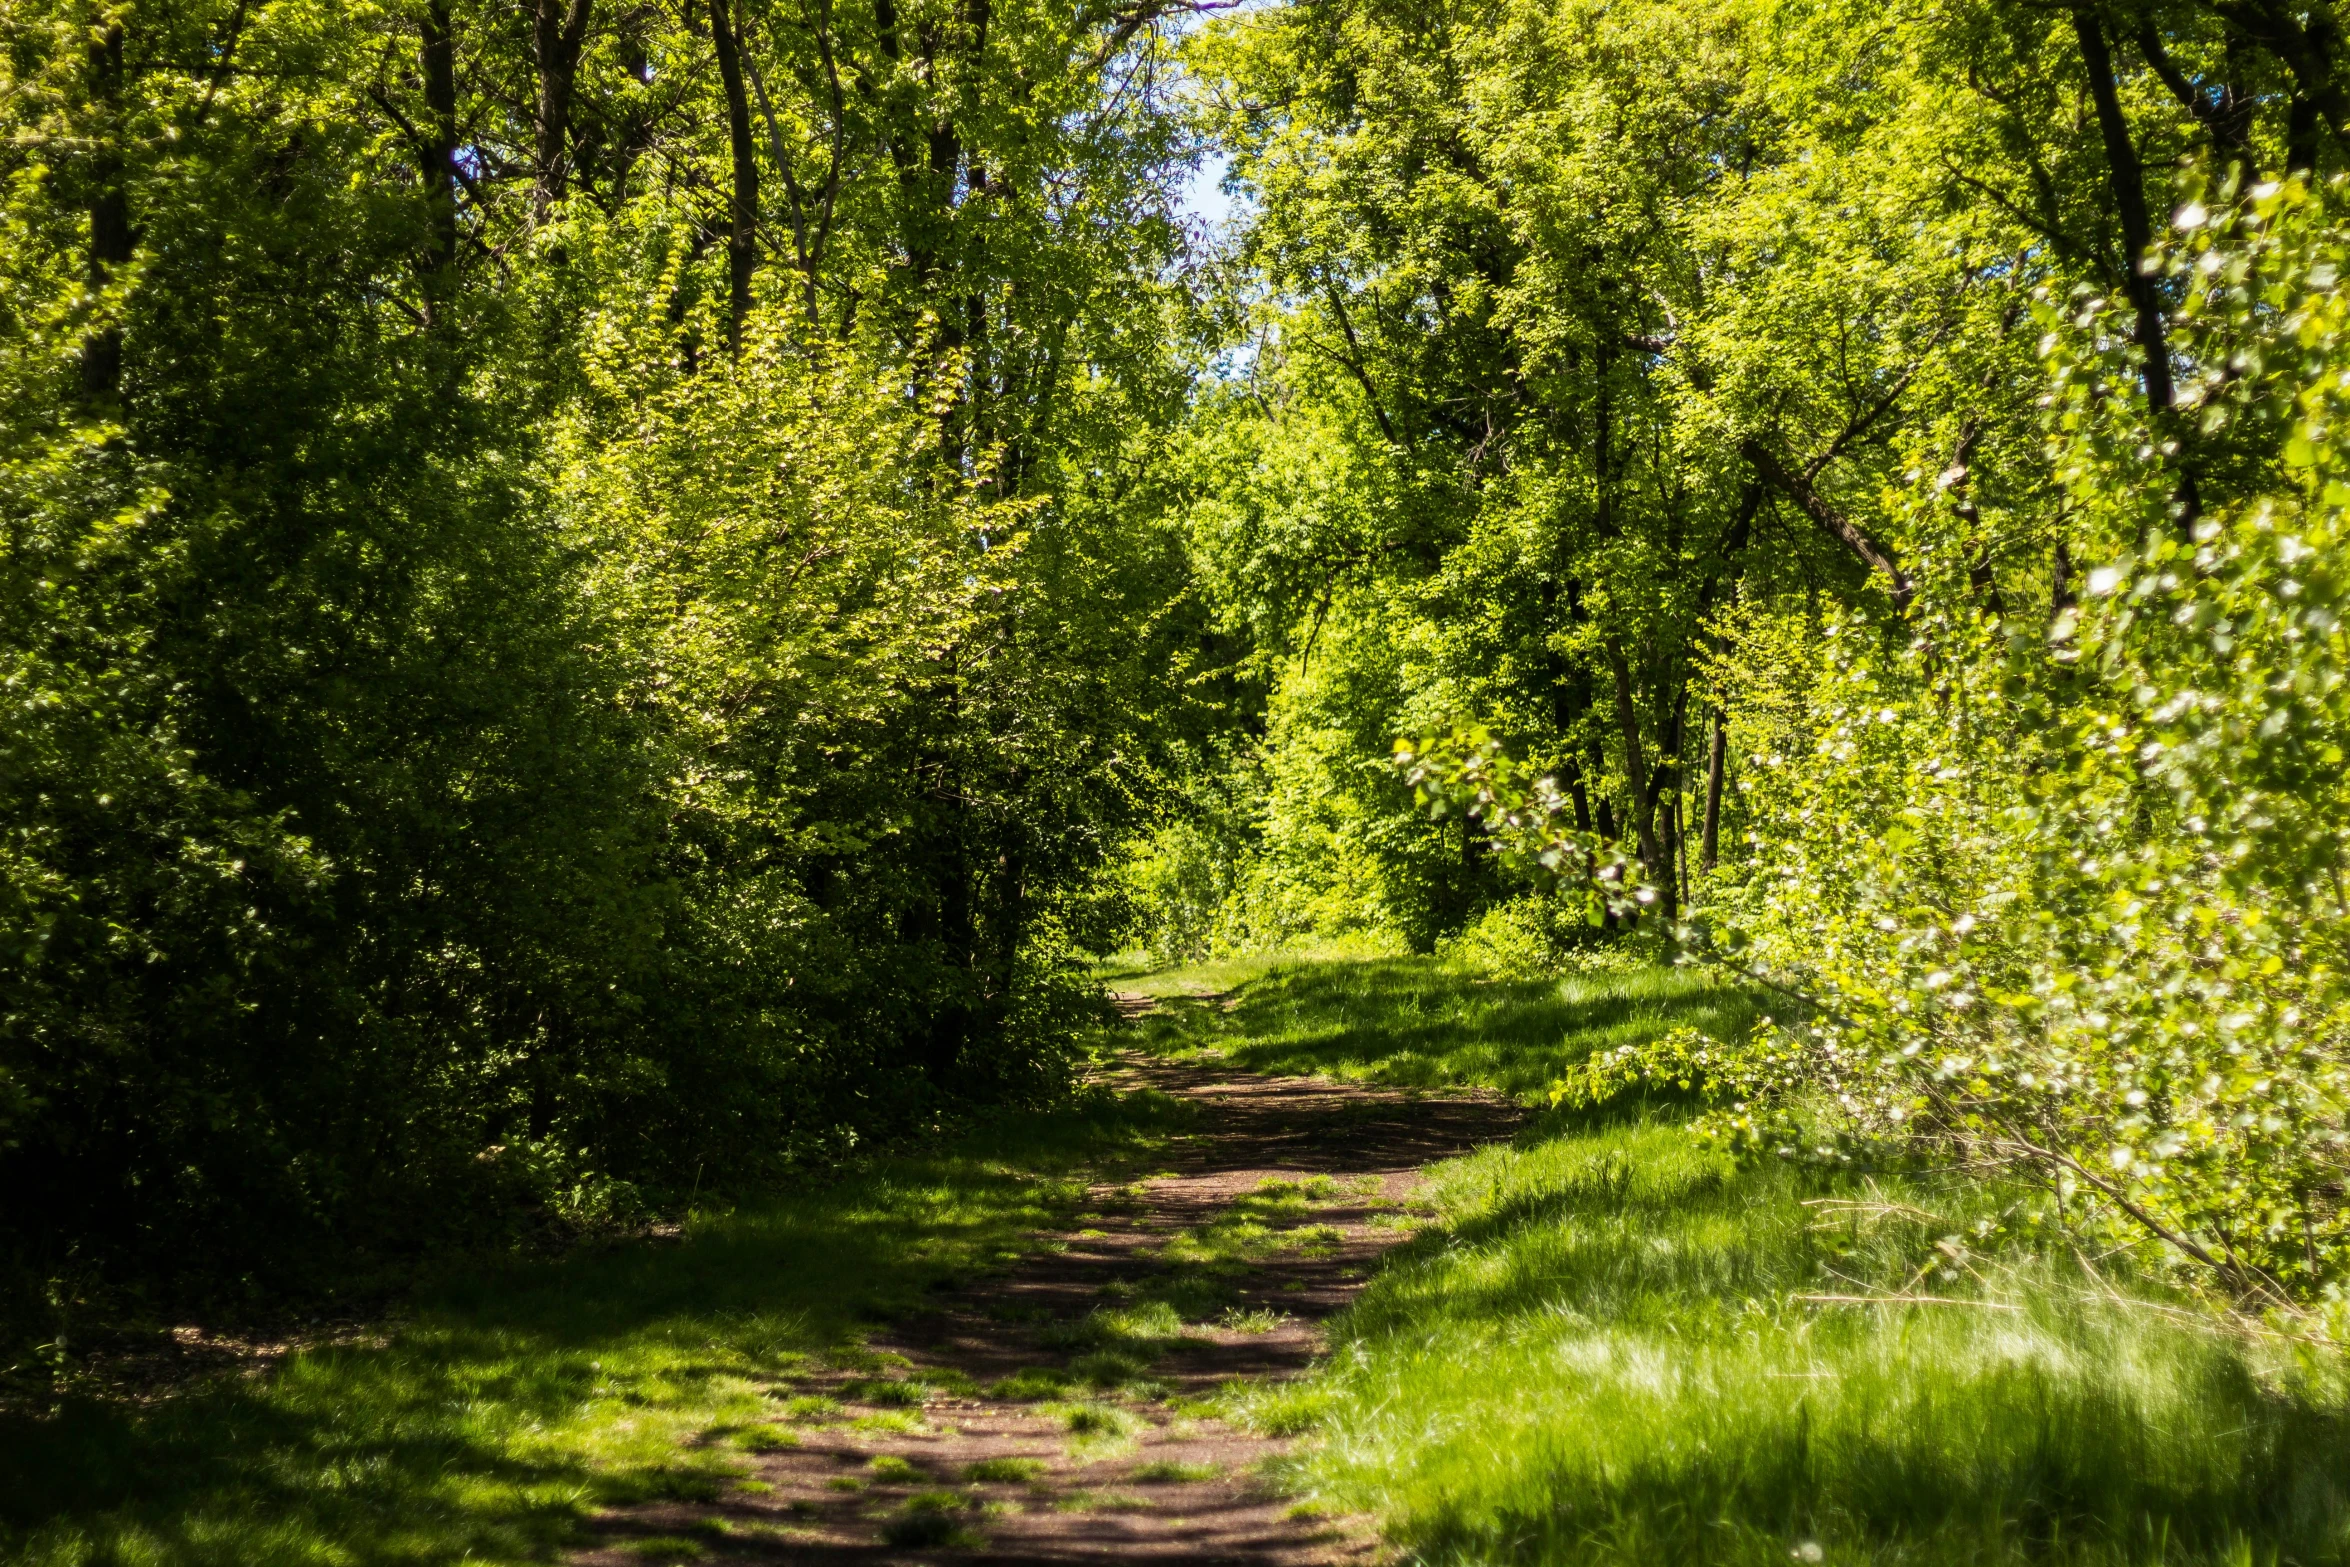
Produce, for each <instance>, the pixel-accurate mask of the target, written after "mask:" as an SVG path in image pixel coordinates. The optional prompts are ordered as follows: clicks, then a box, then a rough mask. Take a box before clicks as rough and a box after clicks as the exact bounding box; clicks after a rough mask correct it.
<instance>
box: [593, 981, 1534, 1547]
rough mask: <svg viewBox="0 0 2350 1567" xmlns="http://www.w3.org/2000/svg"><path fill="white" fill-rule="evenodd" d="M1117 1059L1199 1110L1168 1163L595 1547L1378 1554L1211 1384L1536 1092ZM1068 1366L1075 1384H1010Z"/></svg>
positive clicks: (1393, 1229)
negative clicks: (715, 1472)
mask: <svg viewBox="0 0 2350 1567" xmlns="http://www.w3.org/2000/svg"><path fill="white" fill-rule="evenodd" d="M1119 999H1120V1000H1121V1002H1122V1003H1125V1008H1124V1009H1125V1010H1127V1011H1129V1012H1130V1013H1133V1012H1137V1011H1140V1010H1142V1008H1141V1007H1140V1006H1139V1005H1137V1003H1139V1002H1140V1001H1141V1000H1142V998H1127V997H1121V998H1119ZM1105 1076H1106V1080H1107V1081H1108V1082H1109V1083H1110V1084H1111V1085H1112V1086H1114V1087H1118V1088H1121V1089H1136V1088H1152V1089H1157V1090H1158V1091H1160V1092H1162V1093H1165V1094H1168V1095H1170V1096H1173V1097H1175V1098H1177V1099H1179V1100H1183V1101H1187V1102H1189V1103H1191V1104H1193V1105H1195V1106H1197V1107H1198V1115H1197V1122H1196V1125H1195V1128H1194V1131H1193V1133H1192V1134H1191V1135H1190V1136H1188V1137H1186V1138H1183V1139H1181V1140H1180V1141H1179V1142H1178V1143H1177V1145H1176V1146H1175V1147H1174V1148H1173V1149H1171V1150H1169V1151H1168V1153H1167V1154H1166V1155H1165V1156H1164V1160H1163V1162H1162V1163H1161V1164H1160V1166H1159V1170H1158V1173H1157V1174H1155V1175H1153V1176H1151V1177H1150V1178H1148V1179H1146V1180H1142V1181H1137V1182H1130V1183H1126V1184H1123V1185H1121V1184H1117V1183H1110V1182H1100V1183H1096V1184H1093V1185H1091V1186H1090V1187H1089V1188H1088V1193H1087V1212H1086V1216H1085V1217H1086V1221H1087V1222H1086V1224H1085V1227H1084V1228H1083V1229H1081V1230H1078V1231H1076V1232H1074V1233H1069V1234H1065V1235H1060V1236H1054V1237H1049V1238H1046V1239H1045V1241H1044V1245H1043V1248H1042V1249H1040V1250H1038V1251H1036V1252H1033V1253H1031V1254H1030V1255H1028V1256H1026V1257H1024V1258H1023V1259H1022V1260H1021V1261H1019V1262H1017V1263H1014V1264H1012V1265H1011V1266H1010V1267H1008V1268H1007V1269H1005V1270H1004V1271H1003V1272H1001V1273H997V1274H993V1275H990V1276H987V1277H984V1278H980V1279H975V1280H973V1281H971V1282H970V1283H969V1284H967V1285H966V1286H964V1287H963V1288H962V1289H960V1290H957V1291H955V1292H953V1293H950V1294H946V1295H943V1296H942V1297H941V1298H940V1300H939V1303H938V1305H937V1307H936V1309H935V1310H933V1311H930V1312H927V1313H925V1314H923V1315H921V1316H918V1317H915V1318H911V1319H907V1320H901V1321H899V1322H896V1323H894V1324H892V1325H891V1326H890V1327H889V1328H887V1329H886V1330H882V1331H878V1332H876V1333H875V1334H874V1335H873V1337H872V1339H871V1340H870V1342H869V1346H868V1347H869V1349H870V1351H871V1352H872V1354H871V1357H870V1358H869V1359H868V1361H867V1362H866V1364H865V1365H864V1366H863V1367H861V1368H858V1367H839V1366H836V1367H835V1368H834V1369H832V1370H829V1371H820V1372H817V1373H814V1374H811V1375H808V1376H805V1377H802V1378H800V1379H799V1381H800V1388H799V1391H800V1392H801V1393H803V1395H805V1396H804V1397H803V1398H802V1399H801V1400H800V1401H799V1407H800V1409H801V1410H802V1412H803V1415H802V1419H801V1420H800V1422H799V1423H798V1424H797V1426H796V1427H786V1428H782V1429H779V1431H778V1435H777V1440H778V1442H779V1443H781V1442H784V1441H790V1442H793V1443H796V1445H792V1446H779V1447H778V1449H777V1450H776V1451H773V1452H769V1453H765V1454H760V1455H757V1456H756V1457H754V1458H752V1459H751V1463H752V1465H753V1473H752V1474H751V1475H750V1476H747V1477H746V1478H748V1479H749V1480H750V1481H751V1484H750V1485H749V1486H748V1487H744V1486H741V1485H737V1486H735V1487H732V1488H730V1489H729V1490H728V1491H727V1492H726V1493H725V1495H724V1496H723V1497H722V1498H720V1499H719V1500H717V1501H715V1502H712V1503H707V1504H699V1505H696V1504H677V1503H671V1504H664V1505H657V1506H650V1507H639V1508H630V1509H626V1510H625V1511H622V1512H618V1513H614V1514H611V1515H608V1516H607V1517H606V1518H605V1519H603V1520H602V1521H601V1527H600V1529H599V1534H600V1536H601V1538H600V1541H599V1544H598V1546H597V1547H596V1548H595V1549H593V1550H591V1551H588V1552H586V1553H583V1554H581V1555H579V1556H577V1557H575V1558H574V1561H575V1562H576V1563H577V1564H578V1567H645V1564H646V1563H648V1562H653V1561H660V1560H663V1559H664V1558H663V1556H662V1554H661V1552H660V1548H659V1544H658V1542H659V1541H661V1540H664V1539H672V1540H679V1541H684V1542H691V1544H692V1546H693V1551H691V1552H689V1551H688V1550H687V1549H686V1547H685V1546H684V1545H681V1546H680V1547H679V1554H678V1555H677V1556H676V1557H674V1558H670V1559H674V1560H687V1559H693V1560H704V1561H744V1562H752V1561H758V1562H779V1563H805V1564H811V1567H814V1564H825V1567H833V1564H840V1567H846V1564H850V1563H858V1564H865V1563H871V1564H876V1567H878V1564H881V1563H889V1562H903V1563H907V1564H913V1563H918V1562H938V1563H958V1564H972V1567H980V1564H985V1567H1065V1564H1072V1563H1088V1562H1145V1563H1148V1562H1177V1561H1181V1562H1186V1563H1194V1564H1199V1567H1210V1564H1217V1567H1227V1564H1228V1567H1308V1564H1317V1567H1318V1564H1329V1563H1352V1562H1362V1561H1367V1560H1370V1559H1373V1558H1374V1557H1375V1556H1376V1554H1377V1541H1376V1537H1375V1535H1374V1533H1373V1532H1372V1530H1371V1528H1370V1527H1369V1525H1368V1523H1367V1521H1365V1520H1362V1519H1354V1518H1343V1517H1330V1516H1327V1515H1323V1514H1319V1513H1316V1512H1313V1511H1312V1510H1310V1509H1303V1508H1298V1507H1295V1506H1293V1505H1292V1504H1291V1503H1290V1501H1289V1500H1288V1499H1287V1498H1284V1497H1282V1496H1280V1495H1278V1494H1277V1493H1276V1492H1275V1491H1274V1490H1273V1489H1272V1488H1271V1487H1269V1486H1267V1485H1266V1484H1265V1483H1264V1482H1263V1480H1262V1479H1261V1478H1260V1475H1261V1471H1262V1466H1263V1465H1264V1464H1265V1463H1266V1462H1267V1461H1268V1460H1272V1459H1275V1458H1277V1456H1278V1455H1279V1454H1280V1453H1282V1452H1283V1451H1284V1450H1285V1444H1284V1443H1283V1442H1282V1441H1280V1440H1277V1439H1274V1438H1270V1437H1267V1436H1264V1435H1261V1434H1258V1433H1255V1432H1252V1431H1247V1430H1243V1429H1239V1428H1236V1427H1234V1426H1231V1425H1229V1424H1227V1423H1225V1422H1224V1421H1222V1420H1220V1419H1217V1418H1215V1417H1214V1416H1213V1414H1212V1413H1208V1412H1206V1411H1205V1410H1204V1409H1203V1408H1202V1407H1201V1404H1200V1400H1202V1399H1204V1398H1205V1397H1206V1396H1208V1395H1210V1394H1212V1393H1214V1392H1215V1391H1216V1390H1217V1389H1218V1388H1220V1387H1222V1386H1223V1385H1224V1384H1226V1383H1228V1382H1232V1381H1235V1380H1239V1379H1249V1380H1261V1379H1279V1378H1288V1377H1294V1376H1297V1375H1299V1374H1300V1373H1302V1372H1303V1371H1304V1370H1306V1368H1307V1367H1308V1366H1310V1365H1311V1363H1312V1362H1313V1360H1314V1358H1315V1357H1316V1356H1317V1355H1318V1354H1319V1353H1320V1352H1321V1349H1322V1331H1321V1324H1322V1323H1323V1321H1324V1320H1325V1319H1327V1318H1328V1317H1329V1316H1331V1315H1332V1314H1333V1313H1335V1312H1336V1311H1338V1310H1339V1309H1340V1308H1342V1307H1343V1306H1345V1305H1346V1304H1347V1302H1348V1301H1350V1300H1352V1299H1353V1298H1354V1296H1355V1294H1356V1292H1357V1291H1359V1290H1360V1289H1361V1288H1362V1286H1363V1283H1364V1281H1365V1279H1366V1278H1367V1277H1368V1275H1369V1272H1370V1270H1371V1267H1372V1265H1373V1264H1374V1263H1375V1262H1376V1261H1377V1259H1378V1257H1379V1256H1380V1254H1381V1253H1383V1252H1384V1251H1386V1250H1387V1249H1388V1248H1389V1247H1391V1246H1393V1245H1395V1244H1397V1243H1398V1242H1400V1241H1402V1240H1404V1239H1406V1238H1407V1237H1408V1236H1409V1234H1410V1232H1411V1227H1412V1224H1413V1222H1414V1221H1413V1218H1412V1216H1411V1215H1410V1214H1409V1212H1408V1211H1407V1204H1409V1203H1410V1201H1411V1198H1412V1189H1413V1188H1414V1187H1415V1186H1416V1185H1417V1184H1418V1182H1419V1179H1420V1172H1421V1170H1422V1168H1423V1167H1424V1166H1425V1165H1427V1164H1429V1163H1430V1162H1432V1161H1434V1160H1438V1159H1443V1158H1448V1157H1450V1156H1452V1155H1454V1154H1458V1153H1462V1152H1465V1151H1467V1150H1468V1149H1471V1148H1474V1147H1477V1146H1479V1145H1481V1144H1484V1143H1488V1142H1493V1141H1497V1140H1500V1139H1503V1138H1506V1137H1508V1136H1509V1135H1510V1134H1511V1133H1512V1132H1513V1131H1515V1130H1516V1128H1517V1127H1518V1126H1519V1125H1520V1124H1521V1122H1522V1121H1523V1118H1524V1112H1523V1111H1522V1110H1521V1109H1520V1108H1519V1107H1518V1106H1516V1105H1514V1104H1512V1103H1510V1102H1508V1101H1506V1100H1503V1099H1500V1098H1498V1097H1496V1096H1493V1095H1489V1094H1483V1093H1470V1092H1463V1093H1446V1094H1441V1095H1436V1094H1420V1093H1417V1092H1399V1091H1393V1090H1382V1089H1374V1088H1367V1087H1365V1086H1363V1085H1360V1084H1354V1083H1343V1082H1337V1081H1332V1080H1330V1079H1326V1078H1295V1077H1280V1078H1276V1077H1258V1076H1253V1075H1248V1074H1243V1073H1235V1072H1231V1071H1229V1070H1220V1069H1218V1068H1217V1067H1216V1066H1215V1064H1214V1063H1212V1062H1210V1063H1205V1064H1176V1063H1171V1062H1165V1061H1158V1060H1152V1059H1149V1058H1141V1057H1123V1058H1120V1060H1119V1062H1118V1064H1117V1065H1116V1066H1115V1067H1114V1068H1113V1069H1112V1070H1111V1071H1110V1072H1109V1073H1107V1074H1105ZM1203 1292H1205V1293H1204V1294H1203ZM1153 1302H1157V1303H1158V1304H1156V1305H1154V1304H1153ZM1203 1302H1206V1303H1208V1304H1212V1305H1214V1306H1215V1307H1216V1308H1217V1309H1215V1310H1213V1312H1212V1314H1211V1312H1210V1311H1208V1310H1205V1309H1202V1307H1203ZM1177 1307H1184V1308H1188V1309H1185V1310H1183V1311H1182V1312H1181V1315H1182V1316H1183V1317H1184V1318H1185V1320H1184V1321H1183V1322H1182V1324H1181V1326H1180V1328H1176V1327H1175V1321H1174V1317H1173V1316H1171V1315H1170V1312H1172V1311H1174V1310H1175V1309H1176V1308H1177ZM1153 1313H1156V1316H1155V1318H1154V1317H1153V1315H1152V1314H1153ZM1137 1321H1140V1322H1142V1323H1144V1324H1145V1325H1146V1326H1147V1325H1148V1324H1150V1323H1151V1322H1153V1321H1155V1322H1156V1323H1157V1324H1158V1326H1159V1329H1160V1330H1162V1331H1160V1332H1159V1333H1158V1335H1157V1336H1156V1337H1152V1336H1150V1335H1149V1334H1142V1335H1139V1336H1138V1335H1137V1334H1136V1333H1135V1332H1134V1331H1133V1327H1134V1324H1135V1323H1136V1322H1137ZM1118 1324H1123V1325H1124V1328H1125V1331H1123V1332H1121V1331H1117V1330H1115V1325H1118ZM1129 1369H1131V1370H1132V1372H1133V1373H1134V1374H1133V1375H1132V1376H1131V1377H1130V1378H1129V1377H1127V1376H1126V1372H1127V1371H1128V1370H1129ZM1088 1376H1090V1377H1091V1378H1092V1379H1093V1382H1094V1383H1095V1386H1094V1387H1093V1388H1090V1389H1089V1388H1088V1387H1087V1386H1086V1385H1085V1378H1086V1377H1088ZM1054 1378H1074V1379H1075V1380H1074V1381H1073V1383H1072V1385H1071V1386H1070V1387H1069V1388H1068V1389H1066V1390H1064V1391H1063V1392H1061V1393H1060V1394H1059V1395H1058V1396H1052V1395H1050V1394H1049V1393H1048V1394H1047V1396H1044V1397H1041V1398H1039V1397H1035V1396H1031V1397H1028V1398H1021V1397H1018V1396H1011V1395H1017V1394H1018V1393H1020V1392H1022V1391H1024V1389H1023V1387H1022V1382H1023V1380H1024V1379H1025V1380H1026V1381H1027V1382H1028V1383H1029V1386H1028V1387H1027V1388H1026V1389H1025V1391H1028V1392H1030V1393H1031V1394H1032V1395H1033V1394H1035V1393H1037V1392H1039V1391H1043V1386H1042V1385H1043V1384H1044V1383H1046V1382H1049V1381H1050V1380H1051V1379H1054ZM1121 1378H1125V1380H1123V1381H1121V1380H1120V1379H1121ZM1007 1384H1009V1386H1007ZM917 1399H919V1400H920V1402H919V1404H918V1405H917V1404H916V1402H915V1401H916V1400H917ZM820 1400H829V1401H830V1402H831V1404H832V1405H833V1406H835V1407H832V1408H825V1407H823V1404H822V1403H820V1402H818V1401H820ZM808 1412H814V1413H815V1414H816V1418H815V1419H813V1420H810V1419H808V1418H807V1414H808ZM648 1547H650V1549H648Z"/></svg>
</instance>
